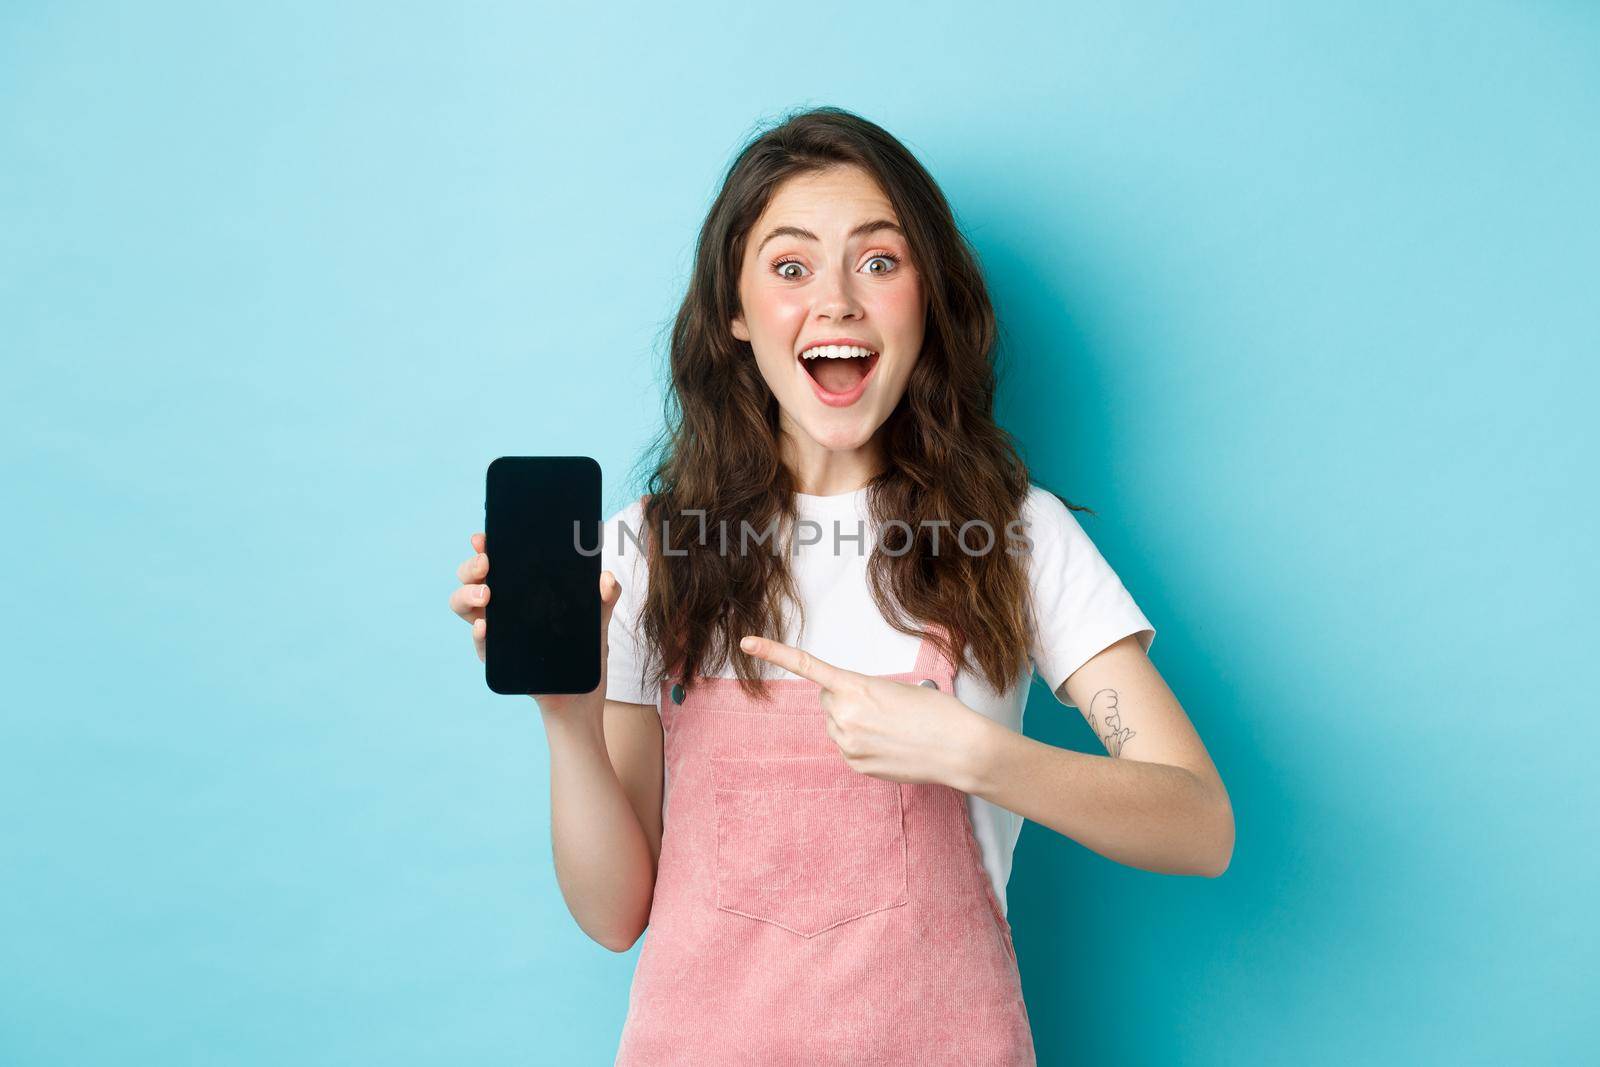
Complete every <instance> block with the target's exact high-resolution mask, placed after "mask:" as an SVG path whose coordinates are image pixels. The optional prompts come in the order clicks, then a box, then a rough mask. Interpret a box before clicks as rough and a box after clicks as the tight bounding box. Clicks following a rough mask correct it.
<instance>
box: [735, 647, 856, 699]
mask: <svg viewBox="0 0 1600 1067" xmlns="http://www.w3.org/2000/svg"><path fill="white" fill-rule="evenodd" d="M739 647H740V648H742V649H744V650H745V651H746V652H748V653H750V655H752V656H754V657H756V658H757V659H764V660H766V661H767V662H768V663H775V664H777V665H778V666H780V667H782V668H783V669H784V670H786V671H788V672H789V673H790V674H798V675H799V676H800V677H802V678H807V679H810V680H811V681H813V682H816V683H817V684H818V685H820V686H822V687H823V688H824V689H834V688H837V687H838V685H839V683H840V682H843V681H844V680H845V679H847V678H850V677H853V676H854V672H852V671H847V670H845V669H843V668H842V667H835V666H834V665H833V664H831V663H828V662H827V661H825V660H820V659H818V658H817V657H815V656H813V655H812V654H811V653H809V652H806V651H804V650H803V649H798V648H794V647H793V646H791V645H786V644H783V643H782V642H781V641H772V640H768V639H767V638H765V637H746V638H745V639H744V640H742V641H740V642H739Z"/></svg>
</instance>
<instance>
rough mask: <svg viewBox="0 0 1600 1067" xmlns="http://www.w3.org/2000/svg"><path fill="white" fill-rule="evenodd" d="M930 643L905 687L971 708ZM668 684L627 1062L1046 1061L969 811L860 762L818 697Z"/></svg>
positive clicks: (628, 1066)
mask: <svg viewBox="0 0 1600 1067" xmlns="http://www.w3.org/2000/svg"><path fill="white" fill-rule="evenodd" d="M955 675H956V671H955V668H954V667H953V666H952V664H951V663H950V661H949V659H948V658H947V657H945V656H944V655H942V654H941V653H940V652H939V650H938V648H937V646H936V645H935V644H934V643H933V642H932V641H930V640H929V639H928V638H927V637H926V636H925V637H924V638H923V641H922V645H921V647H920V649H919V650H918V653H917V661H916V665H915V666H914V667H913V668H912V669H911V671H909V672H907V673H904V674H891V675H887V677H889V678H893V679H896V680H898V681H903V682H910V683H921V684H928V683H929V682H932V683H933V684H936V685H938V687H939V688H940V689H942V690H944V691H945V692H947V693H949V692H953V691H954V684H955ZM768 685H769V686H770V687H771V689H770V690H769V692H770V699H769V700H768V701H766V702H758V701H754V700H751V699H750V698H749V697H747V696H746V695H745V694H744V693H743V692H742V691H741V690H740V689H739V687H738V681H737V680H736V679H733V678H709V677H704V676H701V677H697V678H695V679H694V680H693V681H692V682H690V683H689V684H688V685H687V686H686V687H685V686H682V685H680V684H678V683H676V682H674V681H673V680H672V679H668V680H667V681H666V682H663V683H662V687H661V693H660V708H661V722H662V726H663V728H664V730H665V737H666V740H665V774H666V778H665V789H664V794H663V800H662V805H663V832H662V840H661V861H660V864H659V869H658V871H657V874H656V885H655V898H654V903H653V905H652V907H651V911H650V926H649V929H648V930H647V932H646V934H645V939H644V944H643V946H642V948H641V949H640V951H639V959H638V965H637V968H636V970H635V971H634V976H633V985H632V989H631V991H630V995H629V1003H628V1015H627V1021H626V1022H625V1023H624V1025H623V1030H622V1040H621V1045H620V1046H619V1048H618V1050H617V1058H616V1063H617V1064H619V1065H624V1067H641V1065H650V1067H654V1065H660V1064H670V1065H676V1064H685V1065H688V1064H693V1065H696V1067H724V1065H731V1064H739V1065H747V1064H759V1065H763V1067H784V1065H799V1064H805V1065H808V1067H810V1065H816V1064H850V1065H852V1067H859V1065H866V1064H906V1065H911V1064H915V1065H918V1067H924V1065H929V1064H962V1065H964V1067H991V1065H992V1067H1001V1065H1003V1067H1017V1065H1019V1064H1033V1063H1035V1058H1034V1049H1033V1035H1032V1032H1031V1030H1030V1029H1029V1025H1028V1011H1027V1007H1026V1006H1025V1005H1024V1003H1023V999H1022V982H1021V978H1020V976H1019V974H1018V972H1017V959H1016V950H1015V948H1014V947H1013V946H1012V941H1011V928H1010V925H1009V924H1008V923H1007V922H1006V919H1005V917H1004V916H1003V915H1002V914H1001V911H1000V906H999V902H998V900H996V898H995V894H994V888H993V885H992V884H991V883H990V881H989V875H988V872H987V871H985V870H984V867H983V862H982V859H981V856H980V854H979V851H978V842H977V839H976V837H975V836H974V835H973V832H972V823H971V820H970V818H969V816H968V814H967V797H966V794H964V793H962V792H960V791H958V790H955V789H952V788H950V787H948V786H944V785H931V784H901V783H896V782H891V781H886V780H884V779H881V778H873V777H871V776H869V775H865V774H862V773H860V772H859V771H857V770H855V769H854V768H852V767H851V766H850V765H849V764H848V763H846V762H845V759H844V757H843V756H842V755H841V754H840V752H839V749H838V746H837V745H835V744H834V742H833V739H832V738H830V737H829V736H828V732H827V729H826V727H825V725H824V724H825V721H826V715H827V713H826V712H825V711H823V709H822V706H821V704H820V703H819V702H818V690H819V687H818V686H817V684H816V683H814V682H810V681H806V680H805V679H797V678H782V679H773V680H769V682H768Z"/></svg>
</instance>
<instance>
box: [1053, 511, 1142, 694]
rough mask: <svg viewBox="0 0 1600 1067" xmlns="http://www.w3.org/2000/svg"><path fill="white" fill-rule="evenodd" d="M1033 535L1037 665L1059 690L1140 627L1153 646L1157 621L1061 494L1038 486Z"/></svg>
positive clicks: (1139, 629)
mask: <svg viewBox="0 0 1600 1067" xmlns="http://www.w3.org/2000/svg"><path fill="white" fill-rule="evenodd" d="M1023 510H1024V514H1023V518H1024V519H1025V520H1026V521H1027V522H1028V527H1027V531H1026V532H1027V536H1028V538H1029V540H1030V541H1032V542H1033V549H1032V554H1031V557H1030V563H1029V573H1028V582H1029V586H1030V588H1031V590H1032V595H1033V608H1034V620H1033V627H1034V630H1033V648H1032V654H1033V665H1034V669H1035V670H1037V671H1038V672H1039V677H1041V678H1042V679H1044V681H1045V684H1046V685H1048V686H1049V687H1050V690H1051V692H1055V691H1056V690H1058V689H1060V688H1061V683H1062V682H1064V681H1066V680H1067V678H1069V677H1071V675H1072V674H1073V673H1074V672H1075V671H1077V669H1078V668H1079V667H1082V666H1083V665H1084V664H1085V663H1087V662H1089V660H1091V659H1093V658H1094V657H1095V656H1096V655H1097V654H1098V653H1099V652H1101V651H1102V650H1103V649H1105V648H1107V647H1109V646H1110V645H1113V644H1115V643H1116V642H1117V641H1120V640H1121V639H1122V638H1124V637H1127V636H1128V635H1129V634H1138V635H1139V643H1140V644H1141V645H1143V646H1144V649H1145V651H1146V652H1148V651H1149V650H1150V645H1151V642H1153V641H1154V640H1155V637H1156V630H1155V627H1154V626H1152V625H1150V620H1149V619H1147V618H1145V615H1144V612H1143V611H1140V610H1139V605H1138V604H1136V603H1135V602H1134V599H1133V596H1132V595H1131V594H1130V593H1129V592H1128V590H1127V589H1126V588H1125V587H1124V586H1123V584H1122V579H1121V578H1119V577H1118V576H1117V573H1116V572H1115V571H1114V570H1112V569H1111V565H1110V564H1109V563H1107V562H1106V559H1105V557H1104V556H1103V555H1101V554H1100V550H1099V549H1098V548H1097V547H1095V544H1094V542H1093V541H1091V540H1089V535H1088V534H1087V533H1085V532H1084V529H1083V527H1082V526H1081V525H1080V524H1079V523H1078V518H1077V516H1076V515H1075V514H1074V513H1073V512H1072V511H1071V510H1070V509H1069V508H1068V507H1067V506H1066V505H1065V504H1063V503H1062V502H1061V501H1060V500H1059V499H1057V498H1056V497H1055V496H1054V495H1053V494H1051V493H1049V492H1047V491H1046V490H1044V489H1041V488H1039V487H1038V486H1033V487H1032V488H1031V489H1030V491H1029V494H1028V499H1027V502H1026V504H1025V505H1024V509H1023Z"/></svg>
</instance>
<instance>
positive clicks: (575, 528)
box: [483, 456, 601, 695]
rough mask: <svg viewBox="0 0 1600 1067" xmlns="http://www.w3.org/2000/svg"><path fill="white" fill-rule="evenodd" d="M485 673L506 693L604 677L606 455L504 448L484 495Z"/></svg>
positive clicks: (578, 689) (558, 688) (569, 688)
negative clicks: (513, 452)
mask: <svg viewBox="0 0 1600 1067" xmlns="http://www.w3.org/2000/svg"><path fill="white" fill-rule="evenodd" d="M483 511H484V516H483V536H484V551H485V553H487V555H488V556H489V576H488V577H487V578H486V579H485V584H487V585H488V586H489V603H488V605H486V606H485V608H484V618H485V619H486V620H487V621H488V631H487V633H486V635H485V638H484V645H485V647H484V675H485V679H486V680H487V681H488V683H489V688H490V689H492V690H494V691H495V692H496V693H505V694H507V695H510V694H527V695H532V694H535V693H588V692H590V691H592V690H593V689H594V688H595V686H597V685H599V684H600V535H601V530H600V464H598V463H596V462H595V461H594V460H593V459H590V458H589V457H588V456H501V457H500V458H498V459H496V460H495V461H494V462H492V463H490V464H489V475H488V479H487V488H486V491H485V495H484V501H483Z"/></svg>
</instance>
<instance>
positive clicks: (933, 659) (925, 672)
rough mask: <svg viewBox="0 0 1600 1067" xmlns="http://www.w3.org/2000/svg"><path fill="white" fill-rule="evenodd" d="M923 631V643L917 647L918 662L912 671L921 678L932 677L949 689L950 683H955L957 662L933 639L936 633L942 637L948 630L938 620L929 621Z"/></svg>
mask: <svg viewBox="0 0 1600 1067" xmlns="http://www.w3.org/2000/svg"><path fill="white" fill-rule="evenodd" d="M923 631H924V632H923V635H922V644H921V645H919V646H918V647H917V663H916V666H914V667H912V668H911V671H912V673H913V674H915V675H916V676H917V677H919V678H932V679H933V680H934V681H936V682H939V683H940V688H942V689H945V690H946V691H949V683H953V682H954V680H955V676H956V668H955V664H954V663H952V662H951V661H950V658H949V657H948V656H946V655H945V654H944V653H943V652H941V651H940V650H939V646H938V645H937V644H935V643H934V641H933V637H934V635H938V636H941V637H942V636H944V635H945V634H946V633H947V632H948V631H947V630H946V629H945V628H944V627H943V626H941V625H939V624H938V623H936V622H930V623H928V624H927V625H926V626H924V627H923Z"/></svg>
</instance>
